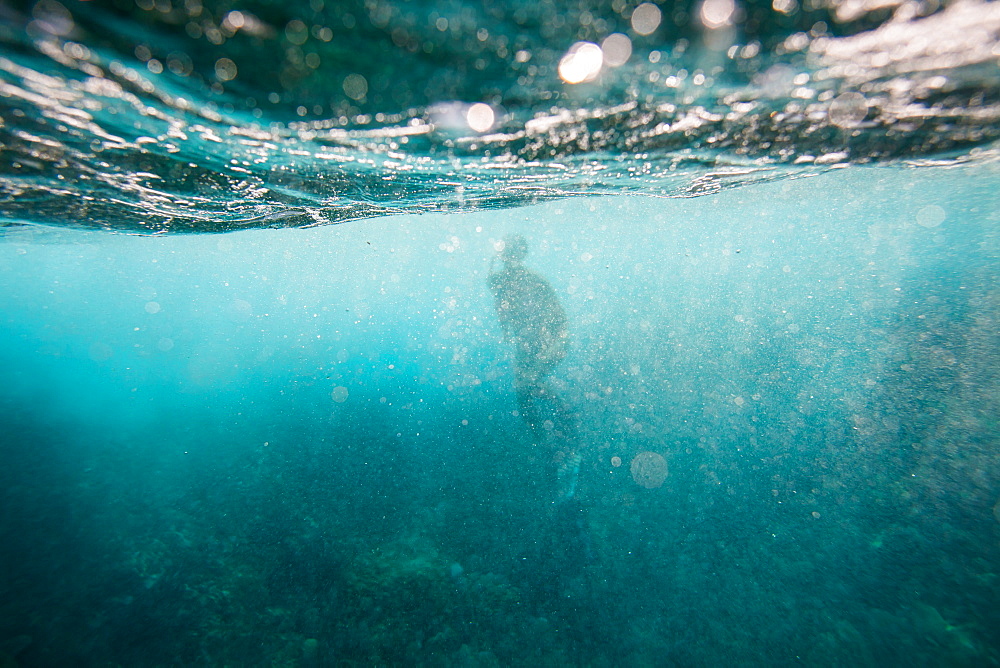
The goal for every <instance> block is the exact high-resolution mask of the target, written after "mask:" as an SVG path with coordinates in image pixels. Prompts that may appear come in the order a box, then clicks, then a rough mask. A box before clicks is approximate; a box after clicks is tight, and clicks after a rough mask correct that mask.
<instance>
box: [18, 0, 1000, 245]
mask: <svg viewBox="0 0 1000 668" xmlns="http://www.w3.org/2000/svg"><path fill="white" fill-rule="evenodd" d="M883 5H891V3H883ZM776 6H780V9H774V8H767V9H763V8H759V7H756V6H754V5H748V6H746V7H744V6H736V5H734V4H733V3H732V2H731V0H712V1H710V2H708V3H704V4H702V5H697V6H695V5H692V6H690V7H688V6H684V5H678V6H676V7H675V8H674V12H673V14H670V11H669V10H670V8H669V7H664V8H662V9H657V8H656V6H654V5H652V4H648V3H647V4H646V5H644V6H643V7H644V8H645V9H644V10H643V11H642V12H639V13H638V14H636V13H635V12H636V11H638V10H637V9H635V8H634V7H632V6H630V5H627V4H626V3H620V4H616V3H612V4H611V5H609V6H605V5H601V4H598V5H594V6H592V7H589V8H587V7H585V6H581V7H577V8H575V9H573V10H572V11H569V12H568V13H566V14H565V15H562V14H559V13H558V12H557V11H556V10H555V8H554V7H552V6H550V5H548V4H546V3H541V4H535V3H532V4H531V5H524V6H521V5H517V4H515V5H512V6H511V7H509V8H506V9H504V8H500V7H493V6H491V5H481V6H480V5H468V6H458V5H455V6H448V7H437V6H436V5H433V4H432V5H410V4H401V5H398V6H397V5H394V4H390V3H378V2H369V3H365V4H363V5H362V4H359V5H357V6H354V5H350V4H347V5H343V6H340V5H333V6H331V7H327V6H326V5H325V4H324V3H323V2H320V1H318V0H317V2H314V3H311V4H306V5H302V6H300V7H296V6H289V7H284V8H279V7H274V6H272V5H270V4H261V6H260V7H259V8H258V7H257V6H256V5H247V6H246V7H242V6H241V7H242V8H236V7H235V6H232V7H231V6H230V5H228V4H226V3H225V2H219V3H214V4H210V5H204V6H203V5H202V3H201V2H194V1H192V2H187V3H177V4H171V3H170V2H168V1H165V2H163V3H159V4H156V3H148V4H147V3H139V4H138V5H136V6H131V5H130V3H127V2H121V3H118V4H115V3H112V2H107V3H72V4H69V5H62V4H59V3H58V2H55V1H54V0H53V1H49V0H46V1H44V2H38V3H35V4H33V5H27V6H23V7H20V8H8V9H6V10H5V11H6V18H7V25H6V26H5V27H4V30H3V32H2V33H0V38H2V39H3V44H4V46H5V53H2V54H0V119H2V124H0V142H2V144H3V146H4V152H3V157H2V162H0V169H2V170H3V180H2V182H0V184H2V192H0V196H2V200H0V202H2V204H0V207H2V208H0V214H2V215H3V217H4V219H5V220H4V222H5V223H6V224H8V225H10V224H46V225H62V226H81V227H102V228H106V229H118V230H130V231H145V232H150V233H152V232H160V231H222V230H229V229H236V228H241V227H280V226H302V225H312V224H323V223H330V222H342V221H345V220H351V219H358V218H366V217H374V216H379V215H386V214H394V213H415V212H426V211H459V210H474V209H479V208H496V207H506V206H517V205H523V204H530V203H532V202H537V201H541V200H546V199H551V198H558V197H566V196H572V195H580V194H611V193H620V192H638V193H645V194H653V195H666V196H697V195H703V194H709V193H714V192H718V191H719V190H722V189H725V188H728V187H734V186H738V185H746V184H753V183H759V182H766V181H771V180H774V179H782V178H790V177H795V176H800V175H809V174H814V173H817V172H821V171H823V170H825V169H829V168H830V167H831V166H842V165H844V164H851V163H867V162H872V161H886V160H913V159H917V160H922V159H927V158H934V159H938V158H945V159H949V160H977V159H981V158H982V157H983V156H984V154H986V155H992V152H993V149H992V148H991V146H992V144H991V142H992V141H993V140H995V139H996V137H997V128H998V127H1000V123H998V122H997V121H998V112H1000V107H998V104H1000V100H998V99H997V96H998V93H997V91H998V76H997V59H998V51H1000V46H998V44H1000V40H998V37H1000V5H997V4H995V3H981V2H972V1H962V2H954V3H951V4H949V5H947V6H945V7H943V8H940V7H939V8H937V11H934V7H931V6H930V5H928V6H926V7H924V6H918V5H909V4H907V5H905V6H900V7H897V8H895V9H896V11H895V14H894V15H893V16H892V18H891V20H888V21H885V22H883V23H882V24H879V23H878V21H877V20H876V19H877V18H879V17H881V18H882V19H884V18H885V14H886V12H887V11H888V10H887V9H885V7H884V6H883V7H882V8H881V9H878V10H877V11H876V10H874V9H872V8H870V7H869V8H867V9H866V8H865V7H864V6H853V5H847V4H845V5H839V6H831V7H827V8H814V9H812V10H810V11H806V10H805V9H801V8H798V3H797V2H795V0H789V2H787V3H783V4H782V3H778V4H777V5H776ZM251 8H253V9H258V10H259V12H260V13H261V16H257V15H256V14H254V13H253V12H252V11H250V9H251ZM845 8H846V9H845ZM873 12H874V13H873ZM553 17H561V18H558V19H556V18H553ZM713 17H715V18H713ZM861 17H868V18H866V19H864V20H862V18H861ZM873 17H874V18H873ZM823 18H826V19H827V21H829V23H827V21H824V20H822V19H823ZM643 21H645V23H643ZM637 26H638V27H637ZM863 28H869V29H868V30H864V29H863ZM602 46H603V48H602Z"/></svg>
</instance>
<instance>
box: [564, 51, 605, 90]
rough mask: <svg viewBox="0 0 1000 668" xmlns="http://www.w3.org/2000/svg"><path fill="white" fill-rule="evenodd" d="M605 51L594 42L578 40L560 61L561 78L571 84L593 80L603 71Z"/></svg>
mask: <svg viewBox="0 0 1000 668" xmlns="http://www.w3.org/2000/svg"><path fill="white" fill-rule="evenodd" d="M603 64H604V53H603V52H602V51H601V47H599V46H597V45H596V44H594V43H593V42H577V43H576V44H574V45H573V46H571V47H570V48H569V51H567V52H566V55H565V56H563V57H562V60H560V61H559V78H561V79H562V80H563V81H565V82H566V83H569V84H578V83H583V82H585V81H593V80H594V79H596V78H597V75H598V74H600V73H601V66H602V65H603Z"/></svg>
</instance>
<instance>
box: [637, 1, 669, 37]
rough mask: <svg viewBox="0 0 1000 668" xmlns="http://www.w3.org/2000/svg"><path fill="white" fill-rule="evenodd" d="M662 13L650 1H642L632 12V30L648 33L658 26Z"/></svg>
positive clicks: (642, 33) (643, 33) (641, 33)
mask: <svg viewBox="0 0 1000 668" xmlns="http://www.w3.org/2000/svg"><path fill="white" fill-rule="evenodd" d="M661 20H663V13H662V12H661V11H660V8H659V7H657V6H656V5H654V4H653V3H651V2H644V3H642V4H641V5H639V6H638V7H636V8H635V11H634V12H632V30H634V31H636V32H637V33H639V34H640V35H650V34H652V33H653V31H654V30H656V29H657V28H659V27H660V21H661Z"/></svg>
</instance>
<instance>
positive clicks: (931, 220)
mask: <svg viewBox="0 0 1000 668" xmlns="http://www.w3.org/2000/svg"><path fill="white" fill-rule="evenodd" d="M946 215H947V214H945V211H944V209H942V208H941V207H939V206H938V205H937V204H930V205H928V206H925V207H924V208H922V209H921V210H920V211H917V224H918V225H921V226H923V227H937V226H938V225H940V224H941V223H943V222H944V219H945V217H946Z"/></svg>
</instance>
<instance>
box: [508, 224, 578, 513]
mask: <svg viewBox="0 0 1000 668" xmlns="http://www.w3.org/2000/svg"><path fill="white" fill-rule="evenodd" d="M527 255H528V242H527V241H526V240H525V238H524V237H523V236H521V235H520V234H513V235H510V236H508V237H506V238H504V240H503V246H502V248H501V249H500V252H499V254H498V256H499V258H500V260H501V262H503V267H502V268H501V269H499V270H498V269H496V266H495V264H496V258H494V259H493V265H491V267H490V273H489V286H490V290H491V291H492V292H493V297H494V306H495V308H496V313H497V319H498V320H499V321H500V328H501V329H502V330H503V333H504V336H505V337H506V338H507V339H508V340H510V341H511V342H512V343H513V344H514V392H515V393H516V395H517V403H518V407H519V408H520V410H521V416H522V418H523V419H524V421H525V423H527V425H528V427H529V428H530V429H531V432H532V434H533V435H534V436H535V438H536V439H537V440H538V442H539V443H540V444H545V445H547V446H549V447H551V448H552V449H553V451H556V452H558V456H559V461H558V471H557V484H558V487H559V497H560V499H562V500H565V499H568V498H570V497H572V496H573V494H574V493H575V490H576V477H577V473H578V471H579V466H580V455H579V453H578V445H579V444H578V443H577V441H578V437H577V435H578V429H577V427H576V424H575V418H574V416H573V415H572V412H571V411H570V409H569V407H568V406H567V405H566V403H565V402H564V401H563V400H562V399H561V398H560V397H559V396H558V395H557V394H556V393H555V391H554V390H553V388H552V387H551V385H550V384H549V383H548V381H547V378H548V376H550V375H551V374H552V371H553V370H554V369H555V368H556V366H557V365H558V364H559V362H561V361H562V360H563V359H564V358H565V357H566V349H567V347H568V345H569V330H568V328H567V319H566V311H565V310H564V309H563V307H562V304H560V303H559V298H558V296H557V295H556V291H555V290H554V289H553V288H552V286H551V285H550V284H549V283H548V281H546V280H545V279H544V278H542V277H541V276H540V275H539V274H537V273H535V272H534V271H532V270H530V269H528V268H527V267H526V266H524V259H525V258H526V257H527Z"/></svg>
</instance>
